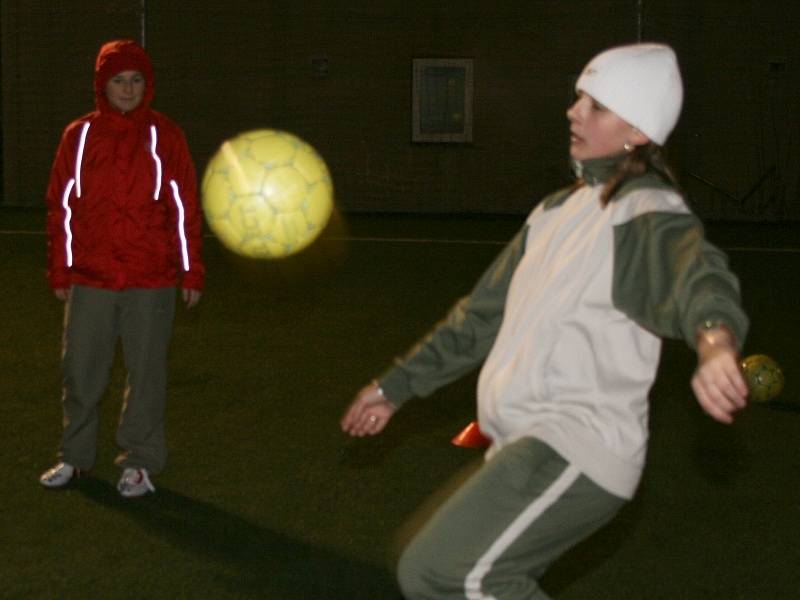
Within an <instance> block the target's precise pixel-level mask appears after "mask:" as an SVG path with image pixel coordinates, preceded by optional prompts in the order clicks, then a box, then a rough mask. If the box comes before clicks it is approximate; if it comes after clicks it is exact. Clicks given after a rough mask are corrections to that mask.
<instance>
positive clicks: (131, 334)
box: [59, 285, 175, 473]
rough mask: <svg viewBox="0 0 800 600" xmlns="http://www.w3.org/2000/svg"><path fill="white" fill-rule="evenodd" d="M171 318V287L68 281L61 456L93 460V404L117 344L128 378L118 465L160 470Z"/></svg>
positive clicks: (86, 465)
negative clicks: (119, 288)
mask: <svg viewBox="0 0 800 600" xmlns="http://www.w3.org/2000/svg"><path fill="white" fill-rule="evenodd" d="M174 315H175V288H172V287H169V288H158V289H139V288H133V289H127V290H122V291H111V290H104V289H99V288H92V287H85V286H79V285H76V286H73V287H72V292H71V294H70V298H69V300H68V301H67V305H66V310H65V314H64V340H63V342H64V343H63V356H62V369H63V373H64V389H63V399H62V401H63V409H64V431H63V435H62V440H61V448H60V452H59V454H60V456H61V458H62V460H64V461H65V462H68V463H70V464H71V465H73V466H76V467H78V468H80V469H84V470H85V469H90V468H91V467H92V466H93V465H94V462H95V457H96V445H97V427H98V411H97V406H98V403H99V402H100V399H101V398H102V396H103V394H104V393H105V391H106V387H107V386H108V379H109V373H110V370H111V366H112V364H113V362H114V354H115V350H116V345H117V342H118V341H119V340H121V341H122V351H123V357H124V360H125V367H126V368H127V371H128V378H127V382H126V387H125V398H124V404H123V407H122V415H121V418H120V422H119V427H118V429H117V444H118V445H119V446H120V448H122V450H123V451H122V453H121V454H120V455H119V456H118V457H117V460H116V462H117V464H118V465H120V466H123V467H143V468H146V469H147V470H148V471H150V472H151V473H158V472H159V471H161V470H162V469H163V468H164V465H165V464H166V460H167V450H166V444H165V435H164V412H165V404H166V387H167V351H168V347H169V340H170V337H171V335H172V321H173V318H174Z"/></svg>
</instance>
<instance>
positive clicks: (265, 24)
mask: <svg viewBox="0 0 800 600" xmlns="http://www.w3.org/2000/svg"><path fill="white" fill-rule="evenodd" d="M143 4H144V5H145V6H146V15H145V16H146V18H145V23H146V27H145V28H144V35H145V41H146V46H147V48H148V50H149V51H150V53H151V54H152V56H153V59H154V63H155V66H156V77H157V93H156V99H155V101H154V107H155V108H157V109H159V110H162V111H163V112H165V113H167V114H168V115H170V116H171V117H172V118H174V119H175V120H176V121H178V122H179V123H181V124H182V126H183V127H184V129H185V130H186V133H187V136H188V138H189V141H190V144H191V146H192V151H193V153H194V157H195V160H196V162H197V166H198V171H199V172H200V173H202V170H203V168H204V166H205V163H206V161H207V160H208V159H209V158H210V156H211V155H212V154H213V152H214V151H215V149H216V148H217V146H218V145H219V144H220V142H221V141H222V140H224V139H226V138H227V137H230V136H232V135H234V134H235V133H237V132H240V131H242V130H246V129H251V128H258V127H272V128H281V129H286V130H289V131H292V132H294V133H296V134H298V135H300V136H301V137H303V138H305V139H306V140H307V141H308V142H310V143H311V144H312V145H314V146H315V147H316V148H317V149H318V150H319V151H320V152H321V153H322V155H323V156H324V157H325V159H326V161H327V162H328V164H329V166H330V168H331V171H332V173H333V177H334V184H335V186H336V195H337V200H338V202H339V204H340V205H341V206H342V207H343V208H344V209H345V210H359V211H362V210H368V211H423V212H471V213H481V212H484V213H524V212H526V211H527V210H528V209H529V208H530V206H531V205H532V203H533V202H535V201H536V199H538V198H539V197H541V196H542V195H543V194H545V193H547V192H549V191H551V190H552V189H554V188H556V187H560V186H562V185H564V184H565V183H567V182H568V181H569V172H568V166H567V163H568V161H567V155H566V152H567V126H566V120H565V116H564V113H565V110H566V108H567V105H568V102H569V100H570V97H571V86H572V82H573V81H574V77H575V76H576V75H577V74H578V73H579V71H580V69H581V68H582V66H583V65H584V63H585V62H586V61H587V60H588V59H589V58H591V56H592V55H594V54H595V53H596V52H598V51H599V50H601V49H603V48H605V47H608V46H610V45H614V44H620V43H628V42H633V41H636V39H637V35H638V33H639V32H640V31H641V33H642V35H643V39H645V40H655V41H665V42H668V43H670V44H672V45H674V46H675V48H676V50H677V51H678V54H679V59H680V61H681V64H682V67H683V71H684V76H685V80H686V87H687V97H686V104H685V109H684V114H683V116H682V119H681V121H680V123H679V125H678V128H677V130H676V132H675V134H674V135H673V139H672V142H671V143H670V148H669V150H670V156H671V159H672V162H673V164H674V166H675V167H676V170H677V171H678V172H679V173H680V175H681V180H682V182H683V184H684V185H685V187H686V189H687V191H688V192H689V194H690V196H691V197H692V200H693V202H694V204H695V206H696V208H697V210H698V212H700V213H701V214H702V215H703V216H706V217H710V218H739V219H753V218H792V219H798V218H800V208H799V207H798V200H797V197H798V178H799V177H800V169H798V167H797V165H798V164H800V160H798V159H799V158H800V157H799V156H798V141H800V140H799V138H800V128H799V126H798V120H797V115H798V114H800V112H798V109H799V108H800V97H799V92H798V90H799V88H800V86H798V72H797V66H798V64H800V61H799V60H798V59H800V48H798V45H797V44H796V32H797V31H798V30H799V29H800V7H798V3H796V2H795V1H794V0H785V1H778V0H776V1H774V2H770V3H768V4H769V8H768V9H767V8H765V6H764V5H765V3H763V2H760V3H759V2H755V1H742V0H729V1H725V2H723V1H719V2H713V1H708V0H707V1H704V2H692V1H689V0H670V1H663V2H648V1H646V0H643V1H635V0H626V1H611V0H605V1H588V0H577V1H563V2H555V1H527V2H526V1H519V2H511V1H502V0H501V1H497V2H487V1H477V0H461V1H459V2H453V1H450V2H444V1H438V2H437V1H428V2H414V1H411V0H406V1H393V0H372V1H369V2H367V1H358V0H353V1H349V2H347V3H338V2H323V1H321V0H317V1H312V2H296V1H295V2H285V1H280V2H268V1H263V0H259V1H256V0H252V1H244V0H232V1H230V2H227V3H221V2H207V1H205V0H198V1H196V2H167V1H166V0H159V1H154V0H149V1H147V2H145V3H142V2H141V0H128V1H117V2H99V1H94V2H92V1H86V0H74V1H66V0H64V1H62V2H53V1H52V0H51V1H45V0H3V2H2V11H3V12H2V27H3V36H2V49H3V70H2V73H3V103H4V105H3V134H4V140H3V141H4V148H5V152H4V155H5V195H4V202H5V203H6V204H12V205H13V204H20V205H32V204H38V203H41V198H42V195H43V191H44V188H45V185H46V181H47V174H48V170H49V166H50V162H51V160H52V155H53V152H54V150H55V146H56V144H57V142H58V139H59V136H60V133H61V130H62V128H63V126H64V125H65V124H66V123H67V122H68V121H69V120H71V119H73V118H75V117H76V116H78V115H79V114H82V113H83V112H86V111H88V110H89V109H91V107H92V95H91V71H92V65H93V60H94V55H95V53H96V51H97V48H98V47H99V45H100V44H101V43H102V42H103V41H105V40H107V39H110V38H114V37H120V36H125V37H132V38H134V39H140V38H141V35H142V31H143V30H142V18H141V17H142V15H141V10H140V9H141V7H142V5H143ZM440 57H449V58H472V59H474V68H475V79H474V81H475V87H474V98H475V121H474V138H473V139H474V141H473V143H471V144H464V145H459V144H414V143H412V142H411V83H412V81H411V75H412V71H411V61H412V59H413V58H440ZM313 58H325V59H327V61H328V65H329V72H328V75H327V76H326V77H323V78H320V77H315V76H314V72H313V70H312V68H311V61H312V59H313Z"/></svg>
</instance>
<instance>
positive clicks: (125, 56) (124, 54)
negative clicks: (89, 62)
mask: <svg viewBox="0 0 800 600" xmlns="http://www.w3.org/2000/svg"><path fill="white" fill-rule="evenodd" d="M122 71H139V72H140V73H141V74H142V75H143V76H144V79H145V88H144V96H143V97H142V103H141V104H140V105H139V106H138V107H137V108H136V109H135V110H134V111H132V112H134V113H136V112H139V111H141V110H146V109H148V108H149V107H150V102H151V100H152V99H153V95H154V94H155V82H154V80H153V64H152V62H150V57H149V56H148V54H147V52H146V51H145V49H144V48H142V47H141V46H140V45H139V44H137V43H136V42H134V41H133V40H114V41H111V42H106V43H105V44H103V45H102V46H101V47H100V51H99V52H98V53H97V60H96V61H95V65H94V98H95V104H96V106H97V109H98V110H99V111H100V112H109V111H114V110H115V109H114V108H113V107H112V106H111V104H110V103H109V102H108V100H107V99H106V94H105V87H106V83H108V80H109V79H111V78H112V77H114V75H116V74H117V73H121V72H122Z"/></svg>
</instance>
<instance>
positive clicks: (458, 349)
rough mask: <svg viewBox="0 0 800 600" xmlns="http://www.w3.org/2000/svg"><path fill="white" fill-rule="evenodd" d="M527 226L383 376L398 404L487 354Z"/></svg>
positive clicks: (458, 374) (427, 392) (460, 372)
mask: <svg viewBox="0 0 800 600" xmlns="http://www.w3.org/2000/svg"><path fill="white" fill-rule="evenodd" d="M527 230H528V228H527V226H526V227H523V228H522V229H521V230H520V231H519V233H517V235H516V236H515V237H514V238H513V239H512V240H511V241H510V242H509V243H508V245H507V246H506V247H505V249H504V250H503V251H502V252H501V253H500V254H499V255H498V256H497V258H496V259H495V260H494V262H492V264H491V265H490V266H489V268H488V269H487V270H486V271H485V272H484V274H483V276H482V277H481V278H480V280H478V283H477V284H476V286H475V288H474V289H473V290H472V292H471V293H470V294H469V295H468V296H466V297H464V298H462V299H461V300H459V302H457V303H456V305H455V306H454V307H453V308H452V309H451V310H450V312H449V314H448V315H447V317H446V318H445V319H444V320H443V321H441V322H440V323H438V324H437V325H436V326H435V327H434V328H433V330H432V331H431V332H430V333H429V334H428V335H427V336H425V337H424V338H423V339H422V340H421V341H420V342H419V343H417V345H415V346H414V347H413V348H412V349H411V350H410V351H409V352H408V354H406V355H405V356H404V357H402V358H400V359H398V360H396V361H395V366H394V367H392V368H391V369H389V370H388V371H386V372H385V373H384V374H383V375H382V376H381V377H380V379H379V383H380V386H381V388H382V389H383V392H384V394H386V397H387V398H388V399H389V400H390V401H391V402H392V403H393V404H395V405H396V406H400V405H401V404H403V403H404V402H405V401H406V400H408V399H410V398H412V397H414V396H421V397H424V396H428V395H430V394H432V393H433V392H434V391H435V390H437V389H438V388H440V387H442V386H444V385H445V384H448V383H450V382H452V381H455V380H456V379H458V378H459V377H461V376H462V375H464V374H465V373H467V372H469V371H471V370H472V369H474V368H475V367H476V366H478V365H479V364H480V363H482V362H483V360H484V359H485V358H486V355H487V354H489V350H491V347H492V344H493V343H494V340H495V338H496V337H497V332H498V330H499V329H500V324H501V323H502V320H503V310H504V308H505V300H506V293H507V291H508V286H509V284H510V282H511V276H512V275H513V273H514V269H515V268H516V266H517V264H518V263H519V261H520V258H521V257H522V254H523V252H524V250H525V237H526V234H527Z"/></svg>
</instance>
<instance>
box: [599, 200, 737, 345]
mask: <svg viewBox="0 0 800 600" xmlns="http://www.w3.org/2000/svg"><path fill="white" fill-rule="evenodd" d="M613 301H614V306H615V307H617V308H618V309H619V310H621V311H622V312H624V313H625V314H627V315H628V316H629V317H630V318H632V319H634V320H635V321H637V322H638V323H639V324H640V325H642V326H643V327H645V328H647V329H649V330H650V331H652V332H654V333H656V334H657V335H659V336H663V337H670V338H678V339H683V340H685V341H686V343H687V344H688V345H689V346H690V347H692V348H694V347H695V343H696V342H695V334H696V332H697V328H698V327H699V326H700V325H701V324H702V323H703V322H705V321H708V320H712V321H719V322H721V323H723V324H725V325H726V326H727V327H728V328H729V329H730V330H731V331H732V332H733V333H734V335H735V336H736V340H737V343H738V345H739V349H741V347H742V345H743V344H744V339H745V336H746V335H747V329H748V326H749V321H748V318H747V315H746V314H745V313H744V311H743V310H742V307H741V300H740V295H739V281H738V279H737V278H736V276H735V275H734V274H733V273H732V272H731V271H730V269H729V268H728V259H727V256H726V255H725V254H724V253H723V252H722V251H721V250H720V249H718V248H717V247H715V246H714V245H712V244H711V243H709V242H708V241H707V240H706V239H705V237H704V233H703V226H702V224H701V223H700V221H699V219H698V218H697V217H696V216H695V215H693V214H676V213H669V212H651V213H646V214H643V215H640V216H638V217H636V218H634V219H632V220H631V221H629V222H627V223H623V224H621V225H617V226H616V227H615V228H614V283H613Z"/></svg>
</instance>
